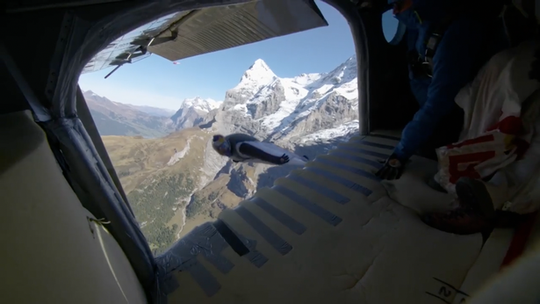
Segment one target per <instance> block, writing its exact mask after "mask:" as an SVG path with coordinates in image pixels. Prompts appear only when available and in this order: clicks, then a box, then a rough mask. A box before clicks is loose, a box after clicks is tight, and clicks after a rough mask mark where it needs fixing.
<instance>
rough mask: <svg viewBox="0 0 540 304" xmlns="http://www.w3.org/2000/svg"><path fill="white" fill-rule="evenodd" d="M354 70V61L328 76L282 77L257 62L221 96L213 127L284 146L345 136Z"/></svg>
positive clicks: (353, 99) (352, 109)
mask: <svg viewBox="0 0 540 304" xmlns="http://www.w3.org/2000/svg"><path fill="white" fill-rule="evenodd" d="M356 71H357V70H356V57H355V56H353V57H351V58H349V59H348V60H347V61H345V62H344V63H343V64H341V65H340V66H338V67H337V68H335V69H334V70H332V71H331V72H329V73H311V74H301V75H299V76H297V77H293V78H281V77H278V76H277V75H276V74H275V73H274V72H273V71H272V70H271V69H270V67H268V65H267V64H266V63H265V62H264V61H263V60H262V59H258V60H256V61H255V63H254V64H253V65H252V66H251V67H250V68H249V69H248V70H247V71H246V72H245V73H244V75H243V76H242V78H241V80H240V82H239V83H238V85H237V86H235V87H234V88H232V89H230V90H228V91H227V92H226V94H225V100H224V101H223V104H222V106H221V107H220V111H218V113H217V115H216V120H217V124H216V127H217V128H218V129H220V130H226V131H224V132H225V133H230V132H245V133H250V134H252V135H255V136H257V137H259V138H260V139H263V140H271V141H274V142H282V143H285V142H287V143H289V144H290V143H299V142H306V140H313V141H324V140H326V139H330V138H333V137H335V136H336V135H338V134H339V135H346V134H348V133H350V132H351V131H352V130H354V128H352V127H353V126H354V125H355V124H354V123H352V124H351V122H355V121H356V127H357V126H358V123H357V121H358V89H357V77H356ZM323 130H333V131H331V132H330V131H329V132H327V133H324V132H322V131H323ZM321 132H322V133H321ZM310 134H313V136H308V135H310ZM315 134H318V135H315ZM324 134H329V135H328V136H331V137H329V138H325V136H324Z"/></svg>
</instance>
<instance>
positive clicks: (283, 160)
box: [279, 154, 289, 165]
mask: <svg viewBox="0 0 540 304" xmlns="http://www.w3.org/2000/svg"><path fill="white" fill-rule="evenodd" d="M288 162H289V156H288V155H287V154H283V155H281V157H280V158H279V163H280V164H282V165H283V164H286V163H288Z"/></svg>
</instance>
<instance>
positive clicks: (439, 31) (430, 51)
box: [424, 0, 496, 77]
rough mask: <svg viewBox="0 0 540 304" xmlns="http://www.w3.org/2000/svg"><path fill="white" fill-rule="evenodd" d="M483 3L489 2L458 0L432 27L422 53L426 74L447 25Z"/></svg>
mask: <svg viewBox="0 0 540 304" xmlns="http://www.w3.org/2000/svg"><path fill="white" fill-rule="evenodd" d="M495 2H496V1H495ZM484 5H489V2H487V1H481V0H476V1H472V3H471V2H468V1H459V4H457V5H456V6H454V8H453V9H452V10H450V12H449V13H448V14H447V15H446V16H445V17H444V18H443V19H442V20H441V21H440V22H439V24H437V26H435V27H434V28H433V30H432V31H431V34H430V35H429V38H428V39H427V41H426V52H425V54H424V58H425V62H426V64H427V65H428V66H429V71H428V76H430V77H431V72H432V71H433V57H435V52H436V51H437V47H438V46H439V43H440V42H441V40H442V38H443V36H444V33H445V32H446V30H447V29H448V27H450V25H451V24H452V22H453V21H454V20H456V19H457V18H458V17H459V16H461V15H462V14H464V13H467V12H473V11H481V10H482V6H484ZM478 14H479V16H480V14H485V13H482V12H479V13H478Z"/></svg>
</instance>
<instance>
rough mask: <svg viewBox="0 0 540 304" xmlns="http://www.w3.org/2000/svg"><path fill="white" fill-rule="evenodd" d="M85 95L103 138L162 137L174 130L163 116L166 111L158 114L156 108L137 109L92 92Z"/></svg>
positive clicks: (158, 110)
mask: <svg viewBox="0 0 540 304" xmlns="http://www.w3.org/2000/svg"><path fill="white" fill-rule="evenodd" d="M83 95H84V98H85V100H86V103H87V105H88V108H89V109H90V113H91V114H92V118H93V119H94V122H95V123H96V126H97V128H98V130H99V133H100V134H101V135H102V136H104V135H128V136H132V135H140V136H144V137H161V136H164V135H166V134H168V133H169V132H171V131H172V130H173V124H172V122H171V121H170V119H169V117H167V116H162V115H163V114H165V113H166V112H164V111H166V110H163V109H157V112H156V108H152V107H137V106H133V105H127V104H122V103H118V102H114V101H111V100H109V99H107V98H106V97H102V96H99V95H97V94H95V93H94V92H92V91H86V92H83ZM151 113H153V114H151ZM157 113H160V114H157Z"/></svg>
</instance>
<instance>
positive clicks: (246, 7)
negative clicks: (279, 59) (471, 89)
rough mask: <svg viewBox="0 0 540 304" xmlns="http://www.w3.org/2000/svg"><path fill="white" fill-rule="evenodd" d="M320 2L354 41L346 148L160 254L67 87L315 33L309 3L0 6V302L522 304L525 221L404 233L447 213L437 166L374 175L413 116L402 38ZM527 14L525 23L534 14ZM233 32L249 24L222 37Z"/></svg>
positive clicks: (382, 8)
mask: <svg viewBox="0 0 540 304" xmlns="http://www.w3.org/2000/svg"><path fill="white" fill-rule="evenodd" d="M324 1H325V2H326V3H328V4H330V5H332V6H333V7H334V8H336V9H337V10H338V11H339V12H340V13H341V14H343V16H344V17H345V18H346V19H347V21H348V22H349V25H350V29H351V34H352V36H353V38H354V41H355V47H356V49H355V51H356V55H357V60H358V87H359V90H358V91H359V97H358V98H359V111H360V128H359V135H357V136H354V137H353V138H351V139H350V140H349V141H348V142H345V143H342V144H340V145H339V146H338V147H337V148H336V149H334V150H331V151H330V152H329V153H328V154H326V155H319V156H317V157H316V158H315V159H314V160H311V161H309V162H308V163H307V165H306V166H305V167H304V168H302V169H297V170H294V171H292V172H291V173H290V174H289V175H288V176H287V177H284V178H280V179H278V180H276V181H275V183H274V186H273V187H271V188H264V189H261V190H259V191H257V192H256V194H255V195H254V196H253V197H251V198H249V199H247V200H244V201H243V202H241V203H240V204H239V206H238V207H237V208H235V209H226V210H224V211H223V212H222V213H221V214H220V215H219V218H218V220H216V221H214V222H207V223H205V224H203V225H201V226H198V227H196V228H195V229H194V230H193V231H191V232H190V233H189V234H188V235H186V236H184V237H182V238H181V239H180V240H178V241H177V242H176V243H175V244H174V245H173V246H172V247H171V248H170V249H169V250H168V251H167V252H165V253H164V254H162V255H159V256H154V255H153V254H152V252H151V250H150V248H149V246H148V244H147V242H146V240H145V237H144V235H143V234H142V232H141V231H140V229H139V225H138V223H137V220H136V218H135V217H134V214H133V212H132V210H131V207H130V205H129V202H128V200H127V198H126V194H125V193H124V191H123V189H122V185H121V184H120V181H119V178H118V176H117V174H116V172H115V170H114V167H113V164H112V162H111V160H110V158H109V156H108V155H107V151H106V149H105V146H104V144H103V142H102V140H101V138H100V136H99V133H98V131H97V128H96V126H95V123H94V121H93V120H92V117H91V115H90V111H89V109H88V107H87V105H86V103H85V100H84V97H83V95H82V91H81V89H80V88H79V86H78V83H77V81H78V77H79V75H80V74H81V72H84V71H93V70H98V69H101V68H105V67H110V66H116V67H121V66H122V65H123V64H130V63H135V61H136V60H137V59H136V58H138V57H140V58H142V57H144V56H146V55H147V53H152V54H156V55H158V56H162V57H164V58H166V59H168V60H171V61H175V60H180V59H183V58H188V57H191V56H200V55H201V54H205V53H209V52H213V51H217V50H222V49H226V48H231V47H234V46H238V45H243V44H247V43H252V42H256V41H261V40H264V39H269V38H272V37H277V36H282V35H287V34H291V33H295V32H300V31H305V30H309V29H312V28H316V27H320V26H324V25H325V24H326V20H325V19H324V16H323V15H322V13H321V12H320V11H319V10H318V8H317V6H316V4H315V2H314V1H312V0H259V1H245V0H197V1H189V0H170V1H142V0H138V1H123V0H86V1H79V0H55V1H43V0H26V1H11V0H8V1H6V2H5V5H4V6H3V9H2V14H1V18H0V20H1V23H2V36H1V40H0V42H1V43H0V46H1V57H2V65H1V68H0V75H1V78H0V79H1V83H2V88H3V94H2V96H3V97H2V99H1V100H2V101H1V102H0V117H1V118H0V146H1V149H0V193H1V201H2V206H3V210H2V211H3V212H1V213H0V236H1V237H0V240H1V241H2V242H1V243H2V245H3V246H2V249H1V250H0V257H2V260H3V262H2V263H3V265H2V271H1V274H0V276H1V280H0V281H1V282H2V284H0V298H1V299H2V302H5V303H227V304H229V303H261V304H262V303H276V302H280V303H433V304H436V303H486V304H487V303H537V301H538V299H539V298H540V289H539V288H538V283H537V282H538V279H539V278H540V263H539V262H540V248H537V247H536V246H535V244H536V242H537V241H538V239H539V238H540V223H539V222H538V221H537V218H536V217H535V216H531V217H530V218H529V219H528V220H527V221H526V222H523V223H522V224H521V225H519V226H518V227H517V228H515V229H510V228H505V229H502V228H497V229H494V230H493V231H492V232H491V233H490V234H489V235H485V234H484V235H483V234H480V233H477V234H472V235H456V234H450V233H446V232H443V231H439V230H436V229H433V228H431V227H429V226H427V225H426V224H424V223H423V222H422V221H421V220H420V218H419V214H420V213H422V212H426V211H431V210H445V208H448V204H449V203H450V202H451V200H452V198H450V197H449V195H447V194H445V193H441V192H437V191H435V190H433V189H432V188H430V187H429V186H428V185H427V183H426V180H427V179H428V178H429V177H431V176H433V175H434V174H435V172H436V171H437V161H435V160H432V159H427V158H424V157H421V156H413V158H412V159H411V162H410V164H408V166H407V169H406V171H405V172H404V173H403V176H402V177H401V178H400V179H399V180H397V181H395V182H392V183H390V186H389V185H388V183H387V184H384V183H383V182H381V180H380V178H378V177H376V176H375V175H374V174H373V172H374V170H376V169H378V168H380V167H381V163H379V162H378V160H379V159H381V158H383V159H384V158H387V157H388V156H389V155H390V154H391V152H392V150H393V148H394V146H395V145H396V144H397V143H398V141H399V139H400V136H401V130H402V129H403V127H404V126H405V124H406V123H407V122H408V121H410V119H411V117H412V116H413V115H414V113H415V112H416V110H417V109H418V105H417V103H416V101H415V99H414V96H413V95H412V93H411V90H410V88H409V82H408V71H407V64H408V63H407V56H406V39H403V37H404V35H406V33H405V29H404V28H402V27H400V28H398V30H397V31H396V36H395V38H394V39H393V40H391V41H390V42H389V41H387V40H386V39H385V37H384V35H383V29H382V22H381V15H382V14H383V13H385V12H386V11H388V10H389V9H391V7H390V5H389V4H388V2H387V0H365V1H362V0H357V1H352V0H351V1H349V0H324ZM531 2H532V6H534V7H532V8H531V7H526V8H528V9H531V10H532V11H534V10H535V9H536V10H538V9H540V1H538V0H536V1H534V2H533V1H531ZM532 14H534V13H532ZM506 17H507V18H509V19H510V20H505V22H507V24H508V23H511V24H513V25H514V28H513V31H512V32H510V33H509V36H510V37H511V38H509V39H511V40H512V39H515V40H516V41H519V40H520V39H522V38H520V37H519V36H520V35H523V36H525V33H527V32H530V31H531V30H530V28H531V25H530V24H529V23H527V22H525V21H523V20H522V19H520V15H519V14H518V13H516V11H515V10H514V11H512V10H511V9H509V12H508V15H506ZM239 22H246V24H248V23H249V24H256V25H257V26H255V27H248V26H243V27H242V26H239V27H237V26H232V24H237V23H239ZM137 28H141V30H140V31H138V32H137V31H136V33H137V35H133V36H130V37H127V35H126V34H127V33H130V32H132V31H134V30H136V29H137ZM217 29H219V30H217ZM124 35H126V36H124ZM122 36H124V37H126V38H125V39H124V40H121V41H120V42H122V43H123V44H122V45H120V44H117V45H113V44H112V43H113V42H114V41H116V39H117V38H119V37H122ZM389 87H391V89H389Z"/></svg>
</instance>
